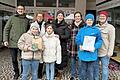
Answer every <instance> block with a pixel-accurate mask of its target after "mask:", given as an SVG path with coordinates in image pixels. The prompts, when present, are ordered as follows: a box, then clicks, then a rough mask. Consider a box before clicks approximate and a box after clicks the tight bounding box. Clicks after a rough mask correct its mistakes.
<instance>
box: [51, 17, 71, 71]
mask: <svg viewBox="0 0 120 80" xmlns="http://www.w3.org/2000/svg"><path fill="white" fill-rule="evenodd" d="M53 27H54V32H55V34H58V35H59V37H60V44H61V47H62V63H61V64H60V65H57V66H56V67H57V68H58V69H63V67H66V66H67V64H68V63H67V62H68V52H67V42H68V39H69V37H70V30H69V28H68V25H67V23H66V22H65V20H62V21H61V22H60V23H59V24H58V20H57V19H56V20H54V21H53Z"/></svg>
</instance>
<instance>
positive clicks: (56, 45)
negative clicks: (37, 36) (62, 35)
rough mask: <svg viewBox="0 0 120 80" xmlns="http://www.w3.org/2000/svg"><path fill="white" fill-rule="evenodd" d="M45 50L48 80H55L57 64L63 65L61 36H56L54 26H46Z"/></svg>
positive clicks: (44, 56) (44, 57)
mask: <svg viewBox="0 0 120 80" xmlns="http://www.w3.org/2000/svg"><path fill="white" fill-rule="evenodd" d="M43 42H44V46H45V50H44V52H43V61H44V62H45V64H46V77H47V80H54V73H55V62H56V63H57V64H60V63H61V45H60V40H59V36H58V35H56V34H54V31H53V26H52V24H47V25H46V34H45V35H44V36H43Z"/></svg>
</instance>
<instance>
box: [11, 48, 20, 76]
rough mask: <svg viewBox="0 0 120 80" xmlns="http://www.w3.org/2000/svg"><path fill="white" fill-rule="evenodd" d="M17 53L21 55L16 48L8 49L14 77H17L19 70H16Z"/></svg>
mask: <svg viewBox="0 0 120 80" xmlns="http://www.w3.org/2000/svg"><path fill="white" fill-rule="evenodd" d="M18 53H21V51H20V50H19V49H18V48H10V54H11V57H12V64H13V70H14V72H15V75H16V76H19V68H18V60H17V56H18ZM21 68H22V67H21ZM21 70H22V69H21Z"/></svg>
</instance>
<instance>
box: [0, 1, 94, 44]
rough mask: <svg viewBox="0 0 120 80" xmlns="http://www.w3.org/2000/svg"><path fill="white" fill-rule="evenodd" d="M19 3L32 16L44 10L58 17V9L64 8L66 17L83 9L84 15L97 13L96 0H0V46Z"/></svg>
mask: <svg viewBox="0 0 120 80" xmlns="http://www.w3.org/2000/svg"><path fill="white" fill-rule="evenodd" d="M19 4H22V5H24V6H25V8H26V13H27V14H28V15H31V16H33V14H34V13H35V12H36V11H44V12H48V13H49V14H50V15H53V16H54V17H56V16H55V15H56V12H57V11H58V10H63V11H64V13H65V17H66V16H68V15H69V14H71V13H74V12H75V11H81V13H82V15H83V17H84V16H85V14H86V13H93V14H94V15H95V14H96V1H95V0H0V30H1V31H0V46H1V44H2V33H3V29H4V25H5V23H6V21H7V20H8V18H9V17H10V16H11V15H12V14H14V13H15V7H16V6H17V5H19Z"/></svg>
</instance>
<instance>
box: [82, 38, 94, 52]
mask: <svg viewBox="0 0 120 80" xmlns="http://www.w3.org/2000/svg"><path fill="white" fill-rule="evenodd" d="M95 39H96V37H94V36H85V37H84V42H83V45H82V49H83V50H87V51H90V50H93V49H94V44H95Z"/></svg>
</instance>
